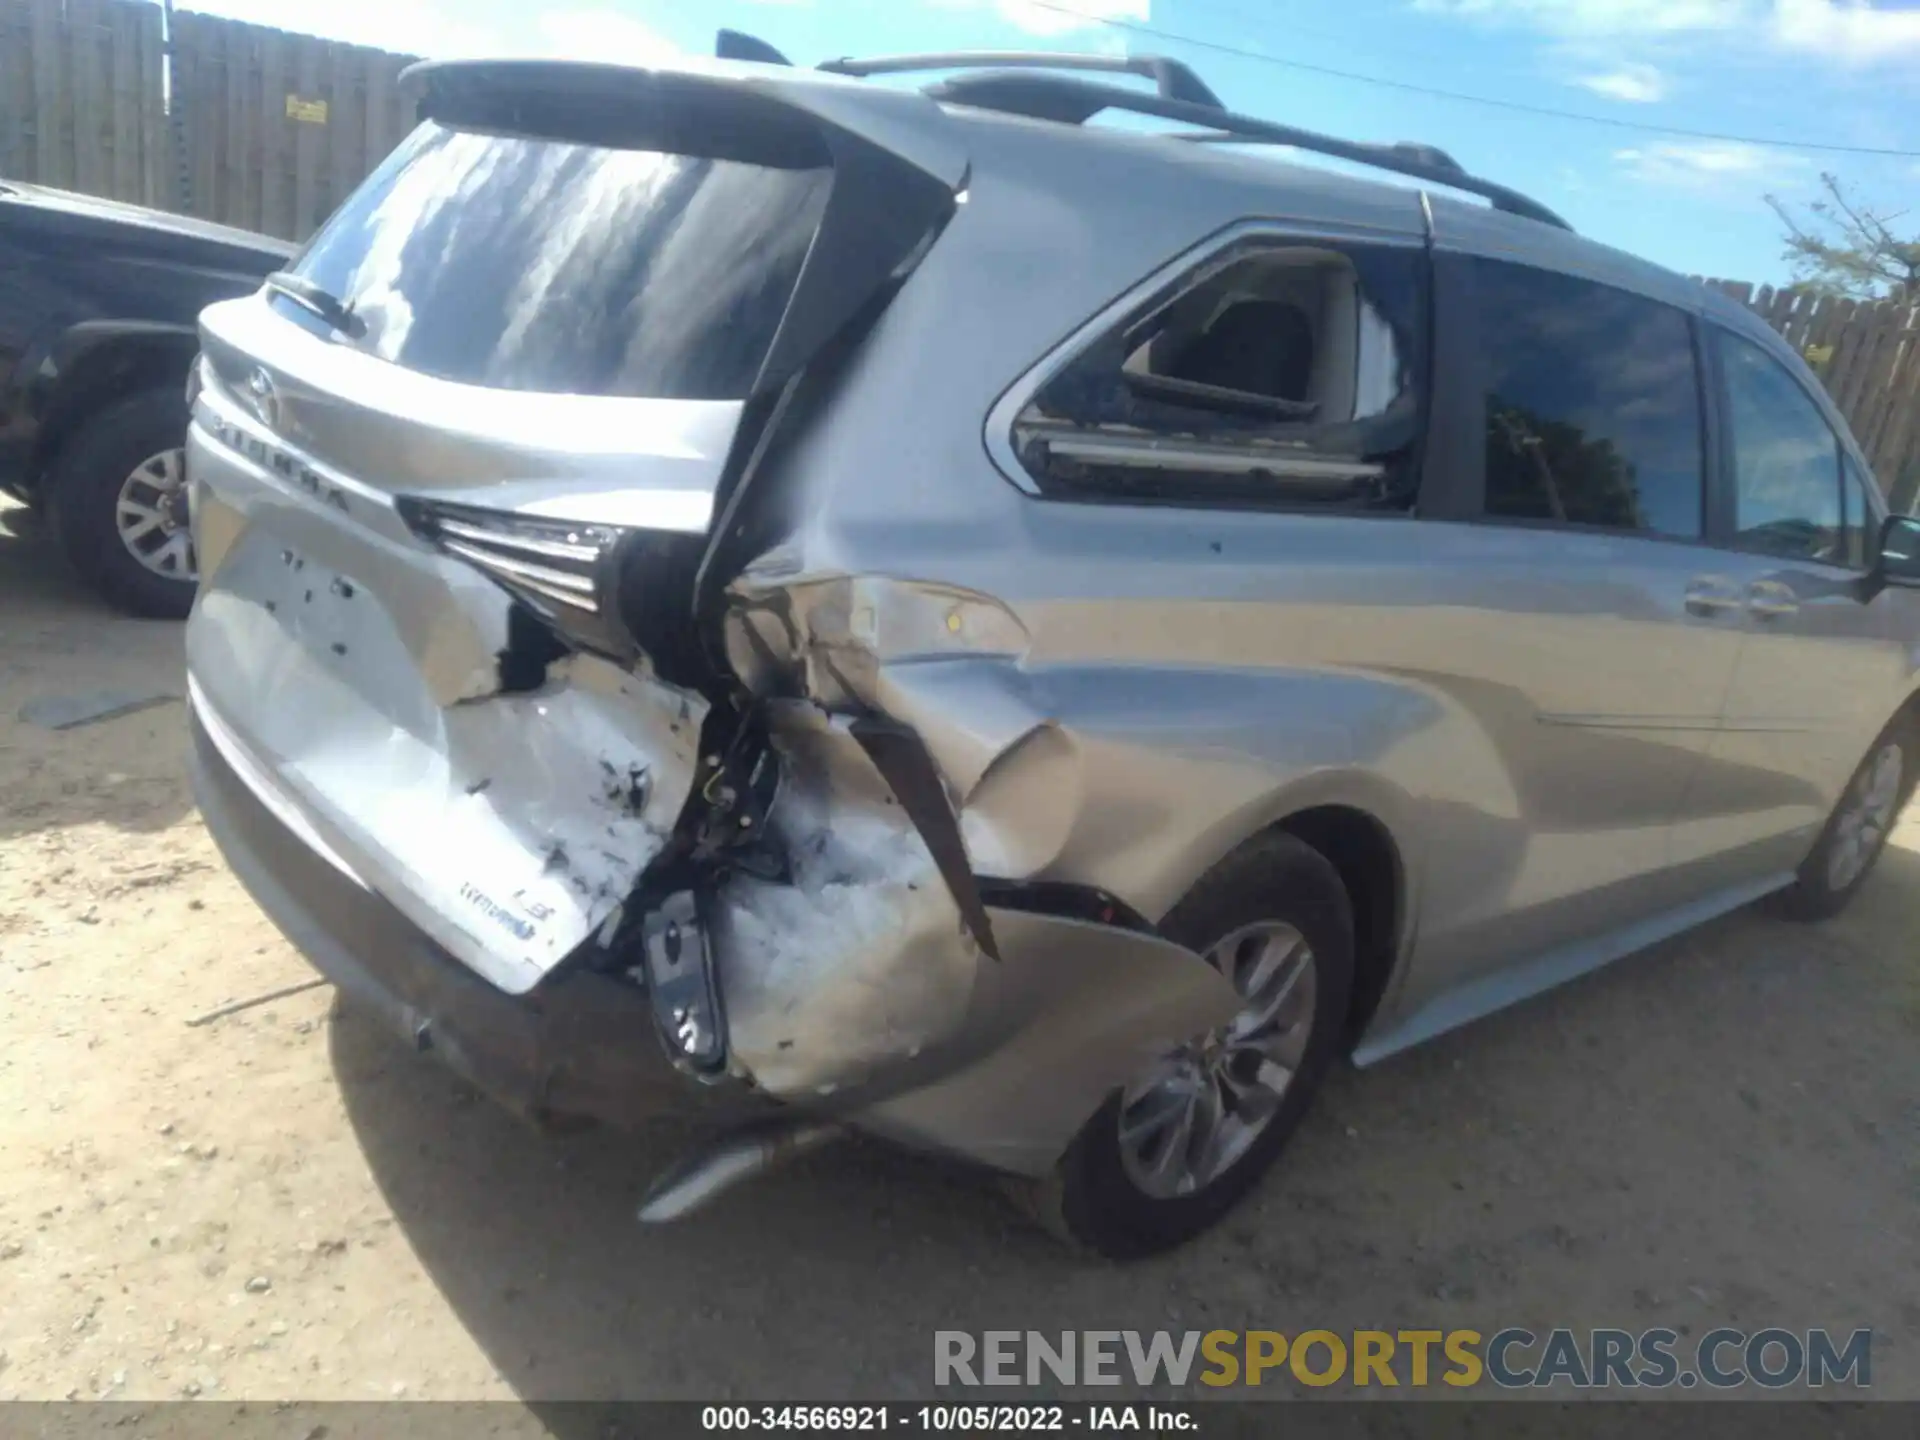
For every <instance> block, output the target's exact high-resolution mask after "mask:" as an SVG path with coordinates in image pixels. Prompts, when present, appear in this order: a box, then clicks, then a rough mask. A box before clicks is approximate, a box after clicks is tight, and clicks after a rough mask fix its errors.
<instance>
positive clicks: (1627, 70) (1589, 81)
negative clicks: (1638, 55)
mask: <svg viewBox="0 0 1920 1440" xmlns="http://www.w3.org/2000/svg"><path fill="white" fill-rule="evenodd" d="M1574 83H1575V84H1576V85H1581V86H1584V87H1585V88H1587V89H1588V90H1591V91H1593V93H1594V94H1596V95H1604V96H1606V97H1607V99H1609V100H1623V101H1626V102H1628V103H1629V104H1635V105H1650V104H1652V103H1653V102H1654V101H1656V100H1659V99H1661V98H1662V97H1664V96H1665V95H1666V93H1667V78H1666V76H1664V75H1662V74H1661V73H1660V72H1659V71H1658V70H1656V69H1655V68H1654V67H1653V66H1651V65H1641V64H1637V63H1635V62H1632V61H1629V62H1627V63H1626V64H1623V65H1619V66H1617V67H1615V68H1614V69H1612V70H1607V71H1603V72H1601V73H1599V74H1595V75H1582V76H1581V77H1580V78H1579V79H1577V80H1576V81H1574Z"/></svg>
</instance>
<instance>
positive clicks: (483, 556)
mask: <svg viewBox="0 0 1920 1440" xmlns="http://www.w3.org/2000/svg"><path fill="white" fill-rule="evenodd" d="M440 544H441V545H442V547H444V548H445V549H446V551H447V552H448V553H449V554H452V555H458V556H459V557H460V558H461V559H463V560H470V561H472V562H473V563H474V564H475V565H476V566H478V567H479V568H480V569H481V570H483V571H486V570H492V571H495V572H497V573H498V574H500V575H503V576H505V577H506V578H507V579H508V580H510V581H514V582H516V583H518V584H522V585H526V586H528V587H529V588H531V589H535V590H538V591H540V593H541V594H543V595H548V596H550V597H551V598H552V599H554V600H558V601H560V602H562V603H563V604H567V605H572V606H574V607H575V608H576V609H581V610H591V611H594V612H595V613H598V612H599V609H600V607H599V605H598V604H596V603H595V600H594V593H593V581H592V580H589V579H586V578H584V577H582V576H579V575H569V574H567V572H566V571H564V570H550V569H548V568H547V567H546V566H544V565H529V564H527V563H525V562H524V561H520V560H509V559H508V558H507V557H506V556H504V555H496V554H494V553H493V552H492V551H491V550H482V549H481V548H480V547H479V546H477V545H469V544H467V543H466V542H465V541H462V540H442V541H441V542H440Z"/></svg>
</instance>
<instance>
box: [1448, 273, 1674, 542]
mask: <svg viewBox="0 0 1920 1440" xmlns="http://www.w3.org/2000/svg"><path fill="white" fill-rule="evenodd" d="M1474 269H1475V276H1476V280H1477V282H1478V284H1477V289H1478V292H1479V306H1480V336H1481V344H1482V346H1483V349H1484V352H1485V358H1486V375H1487V388H1486V407H1487V408H1486V427H1487V492H1486V511H1487V513H1488V514H1489V515H1494V516H1505V517H1511V518H1513V519H1525V520H1551V521H1559V522H1562V523H1566V524H1573V525H1596V526H1604V527H1607V528H1609V529H1617V530H1634V531H1641V532H1643V533H1646V534H1652V535H1671V536H1675V537H1678V538H1681V539H1688V540H1692V539H1698V538H1699V536H1700V535H1701V533H1702V524H1701V522H1702V516H1703V514H1704V497H1705V481H1704V474H1705V467H1704V465H1703V463H1702V455H1703V446H1702V440H1701V423H1700V387H1699V383H1698V368H1697V365H1696V363H1695V359H1694V347H1693V334H1692V330H1691V327H1690V326H1689V324H1688V321H1687V317H1686V315H1685V314H1683V313H1682V312H1681V311H1679V310H1676V309H1674V308H1673V307H1672V306H1669V305H1661V304H1658V303H1656V302H1655V301H1652V300H1644V299H1642V298H1640V297H1639V296H1637V295H1630V294H1628V293H1627V292H1626V291H1624V290H1616V289H1613V288H1611V287H1610V286H1606V285H1595V284H1592V283H1590V282H1588V281H1585V280H1576V279H1573V278H1571V277H1569V276H1565V275H1557V274H1554V273H1552V272H1551V271H1546V270H1535V269H1532V268H1530V267H1527V266H1521V265H1508V264H1502V263H1500V262H1497V261H1490V260H1481V261H1478V262H1476V264H1475V266H1474Z"/></svg>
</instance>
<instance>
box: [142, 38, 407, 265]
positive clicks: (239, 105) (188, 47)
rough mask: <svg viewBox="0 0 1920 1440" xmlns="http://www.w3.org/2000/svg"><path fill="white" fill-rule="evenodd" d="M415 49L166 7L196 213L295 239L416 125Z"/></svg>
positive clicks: (308, 230)
mask: <svg viewBox="0 0 1920 1440" xmlns="http://www.w3.org/2000/svg"><path fill="white" fill-rule="evenodd" d="M412 63H413V60H412V57H410V56H405V55H390V54H388V53H386V52H385V51H383V50H369V49H366V48H364V47H362V46H359V45H342V44H339V43H337V42H334V41H328V40H318V39H315V38H314V37H312V36H310V35H290V34H288V33H287V32H285V31H283V30H270V29H268V28H267V27H265V26H263V25H244V24H241V23H240V22H238V21H234V20H222V19H218V18H216V17H214V16H211V15H196V14H193V13H190V12H186V11H180V10H176V11H175V12H174V83H175V86H176V101H175V104H176V107H177V108H178V110H179V111H180V113H181V116H182V118H183V122H184V123H183V127H182V128H183V130H184V132H185V145H186V161H187V163H186V174H187V191H188V197H189V198H188V202H187V208H188V209H189V210H191V212H192V213H193V214H195V215H203V216H205V217H206V218H207V219H209V220H219V221H221V222H223V223H225V224H228V225H239V226H241V227H242V228H244V229H247V230H260V231H264V232H265V233H266V234H269V235H280V236H284V237H285V238H287V239H289V240H304V239H305V238H306V237H307V236H308V235H310V234H311V233H312V232H313V231H314V230H315V229H316V228H317V227H318V226H319V224H320V222H321V221H323V220H325V219H326V218H327V216H329V215H331V214H332V213H333V210H334V207H335V206H336V205H338V204H339V203H340V202H341V201H342V200H344V199H346V197H347V194H348V193H349V192H350V191H351V190H352V189H353V187H354V186H356V185H358V184H359V183H360V182H361V180H363V179H365V178H366V175H367V172H368V171H370V170H372V169H373V167H374V166H376V165H378V164H379V163H380V162H381V161H382V160H383V159H385V158H386V155H387V152H388V151H390V150H392V149H393V147H394V146H395V145H397V144H399V143H400V141H401V139H402V138H404V137H405V135H406V134H407V132H408V131H409V130H411V129H412V128H413V105H412V103H411V101H410V100H408V99H406V98H405V97H403V95H402V94H401V91H400V86H399V84H398V80H399V76H400V72H401V70H403V69H404V68H405V67H407V66H408V65H411V64H412Z"/></svg>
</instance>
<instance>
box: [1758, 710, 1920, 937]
mask: <svg viewBox="0 0 1920 1440" xmlns="http://www.w3.org/2000/svg"><path fill="white" fill-rule="evenodd" d="M1916 780H1920V726H1916V725H1915V723H1914V718H1913V717H1912V716H1911V715H1909V714H1907V713H1906V712H1905V711H1902V712H1901V713H1900V714H1898V715H1896V716H1894V718H1893V720H1892V722H1891V723H1890V724H1889V725H1888V726H1887V728H1886V729H1885V730H1882V731H1881V732H1880V734H1879V736H1878V738H1876V739H1875V740H1874V742H1873V744H1872V745H1870V746H1869V747H1867V753H1866V758H1864V759H1863V760H1861V762H1860V765H1859V768H1857V769H1856V770H1855V771H1854V772H1853V775H1852V776H1851V778H1849V779H1848V781H1847V788H1846V789H1844V790H1842V791H1841V792H1840V799H1839V801H1838V803H1836V804H1835V805H1834V807H1833V814H1832V815H1830V816H1828V817H1827V824H1826V828H1825V829H1823V830H1822V831H1821V832H1820V838H1819V840H1818V841H1816V842H1815V843H1814V847H1813V849H1812V851H1811V852H1810V853H1809V854H1808V855H1807V858H1806V859H1805V860H1804V861H1802V862H1801V865H1800V869H1799V872H1798V873H1797V875H1796V876H1795V877H1794V882H1793V884H1791V885H1789V886H1788V887H1787V888H1786V889H1785V890H1781V891H1779V892H1777V893H1776V894H1774V895H1772V896H1769V897H1768V899H1769V904H1770V907H1771V908H1772V909H1773V911H1774V912H1775V913H1776V914H1778V915H1781V916H1783V917H1784V918H1786V919H1788V920H1826V919H1830V918H1831V917H1833V916H1835V915H1838V914H1839V913H1840V912H1841V911H1842V910H1843V909H1845V908H1846V905H1847V902H1848V901H1849V900H1851V899H1853V897H1854V895H1855V893H1856V892H1857V891H1858V890H1859V889H1860V887H1861V886H1862V885H1863V884H1865V883H1866V879H1867V876H1869V875H1871V874H1872V873H1873V867H1874V865H1875V864H1877V863H1878V862H1879V859H1880V854H1881V852H1882V851H1883V850H1885V849H1886V848H1887V836H1888V835H1889V834H1890V833H1891V832H1892V830H1893V826H1894V823H1895V822H1896V821H1897V820H1898V819H1899V818H1900V812H1901V811H1902V810H1903V809H1905V808H1906V804H1907V801H1908V799H1909V798H1911V797H1912V795H1913V789H1914V782H1915V781H1916ZM1876 787H1878V788H1876Z"/></svg>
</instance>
